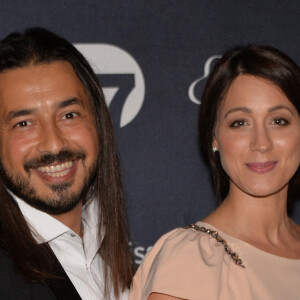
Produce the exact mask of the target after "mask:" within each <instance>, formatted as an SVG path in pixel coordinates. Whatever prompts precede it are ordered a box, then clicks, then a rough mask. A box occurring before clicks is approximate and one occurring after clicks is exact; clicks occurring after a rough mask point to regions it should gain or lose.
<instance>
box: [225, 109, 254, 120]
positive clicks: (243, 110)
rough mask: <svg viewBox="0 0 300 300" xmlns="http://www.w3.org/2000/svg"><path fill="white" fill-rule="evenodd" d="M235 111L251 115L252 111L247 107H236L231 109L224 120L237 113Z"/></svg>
mask: <svg viewBox="0 0 300 300" xmlns="http://www.w3.org/2000/svg"><path fill="white" fill-rule="evenodd" d="M235 111H242V112H245V113H251V109H249V108H247V107H235V108H232V109H230V110H229V111H228V112H227V113H226V114H225V116H224V118H226V117H227V116H228V115H229V114H231V113H233V112H235Z"/></svg>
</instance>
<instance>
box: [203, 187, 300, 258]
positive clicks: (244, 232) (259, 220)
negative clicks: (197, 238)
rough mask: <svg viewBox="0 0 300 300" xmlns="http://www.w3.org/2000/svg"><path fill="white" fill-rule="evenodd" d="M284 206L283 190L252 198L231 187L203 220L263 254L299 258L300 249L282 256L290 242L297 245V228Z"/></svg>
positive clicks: (284, 192)
mask: <svg viewBox="0 0 300 300" xmlns="http://www.w3.org/2000/svg"><path fill="white" fill-rule="evenodd" d="M286 207H287V187H286V188H284V189H282V190H281V191H279V192H278V193H276V194H273V195H269V196H267V197H254V196H251V195H248V194H246V193H244V192H243V191H241V190H239V189H238V188H237V187H235V186H232V187H231V188H230V192H229V194H228V196H227V197H226V199H225V200H224V201H223V203H222V204H221V205H220V206H219V207H218V208H217V209H216V210H215V211H214V212H213V213H211V214H210V215H209V216H208V217H206V218H205V219H204V220H203V221H204V222H207V223H209V224H211V225H213V226H215V227H217V228H219V229H220V230H222V231H224V232H225V233H227V234H228V235H231V236H233V237H236V238H238V239H241V240H243V241H245V242H248V243H250V244H252V245H253V246H256V247H257V248H260V249H262V250H265V251H267V252H271V253H273V254H278V255H281V256H288V257H294V256H298V257H297V258H300V250H299V251H296V253H290V254H284V253H285V252H286V249H287V248H288V247H287V246H288V245H290V244H291V243H293V242H294V243H298V247H299V246H300V229H299V226H298V225H296V224H295V223H294V222H293V221H292V220H291V219H289V217H288V215H287V208H286ZM298 249H299V248H298ZM294 252H295V251H294Z"/></svg>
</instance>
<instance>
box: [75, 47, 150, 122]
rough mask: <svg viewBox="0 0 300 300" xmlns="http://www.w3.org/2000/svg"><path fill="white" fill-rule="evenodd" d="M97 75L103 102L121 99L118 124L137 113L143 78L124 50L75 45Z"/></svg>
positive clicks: (143, 85) (128, 120)
mask: <svg viewBox="0 0 300 300" xmlns="http://www.w3.org/2000/svg"><path fill="white" fill-rule="evenodd" d="M74 46H75V47H76V48H77V49H78V50H79V51H80V52H81V53H82V54H83V55H84V56H85V58H86V59H87V60H88V61H89V63H90V64H91V66H92V68H93V70H94V72H95V73H96V74H97V75H98V76H99V78H100V82H101V84H102V88H103V93H104V95H105V99H106V104H107V106H110V105H111V104H112V102H113V100H114V101H122V102H123V103H124V104H123V106H122V109H121V115H120V127H124V126H126V125H127V124H129V123H130V122H131V121H132V120H133V119H134V118H135V117H136V116H137V114H138V113H139V111H140V110H141V107H142V105H143V102H144V97H145V81H144V76H143V73H142V71H141V69H140V67H139V65H138V63H137V62H136V60H135V59H134V58H133V57H132V56H131V55H130V54H129V53H128V52H126V51H125V50H123V49H121V48H119V47H116V46H113V45H108V44H75V45H74Z"/></svg>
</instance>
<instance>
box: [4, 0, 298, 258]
mask: <svg viewBox="0 0 300 300" xmlns="http://www.w3.org/2000/svg"><path fill="white" fill-rule="evenodd" d="M0 7H1V10H0V24H1V27H0V28H1V31H0V33H1V38H3V37H4V36H6V35H7V34H8V33H10V32H12V31H16V30H21V31H22V30H24V29H25V28H27V27H33V26H39V27H45V28H47V29H50V30H52V31H54V32H56V33H57V34H60V35H62V36H63V37H65V38H67V39H68V40H69V41H71V42H72V43H73V44H74V45H75V46H76V47H77V49H79V51H81V52H82V53H83V55H84V56H85V57H86V58H87V59H88V60H89V62H90V63H91V65H92V67H93V69H94V70H95V72H96V73H97V74H98V76H99V79H100V82H101V84H102V86H103V90H104V93H105V97H106V103H107V105H108V107H109V110H110V112H111V116H112V119H113V123H114V127H115V132H116V138H117V142H118V149H119V153H120V158H121V164H122V171H123V181H124V185H125V192H126V198H127V204H126V208H127V214H128V221H129V229H130V233H131V238H130V244H131V246H132V249H133V253H134V257H135V262H136V263H137V264H139V263H140V262H141V261H142V259H143V257H144V255H145V254H146V252H147V251H148V250H149V249H151V246H152V245H153V243H154V242H155V241H156V240H157V239H158V238H159V237H160V236H161V235H162V234H163V233H165V232H167V231H169V230H171V229H173V228H175V227H179V226H183V225H186V224H190V223H193V222H196V221H197V220H200V219H202V218H203V217H204V216H206V215H207V214H208V213H210V212H211V211H212V210H213V209H214V208H215V207H216V206H217V205H218V201H217V199H216V196H215V193H214V189H213V187H212V183H211V174H210V171H209V168H208V166H207V165H206V164H205V162H204V161H203V159H202V157H201V154H200V151H199V143H200V140H199V136H198V125H197V122H198V110H199V106H200V105H201V101H200V99H201V94H202V91H203V87H204V85H205V82H206V78H207V76H208V75H209V73H210V70H211V67H212V66H213V65H214V63H215V62H216V61H217V60H218V59H219V58H220V56H221V55H222V54H223V53H224V52H225V51H226V50H228V49H229V48H232V47H234V46H236V45H248V44H260V45H271V46H274V47H277V48H278V49H280V50H282V51H283V52H285V53H287V54H288V55H289V56H291V57H292V58H293V59H294V60H295V61H296V62H297V63H298V64H299V63H300V51H299V50H300V41H299V28H300V18H299V16H300V5H299V1H298V0H289V1H276V0H254V1H240V0H227V1H225V0H223V1H218V0H214V1H209V0H207V1H204V0H201V1H200V0H164V1H152V0H147V1H146V0H145V1H135V0H122V1H92V0H85V1H83V0H82V1H78V0H77V1H75V0H74V1H67V0H64V1H38V0H37V1H33V0H27V1H1V3H0ZM299 200H300V199H299ZM292 217H293V219H294V220H295V221H296V222H298V223H300V201H297V202H296V203H295V204H294V207H293V212H292Z"/></svg>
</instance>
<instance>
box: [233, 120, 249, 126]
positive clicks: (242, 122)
mask: <svg viewBox="0 0 300 300" xmlns="http://www.w3.org/2000/svg"><path fill="white" fill-rule="evenodd" d="M245 125H247V123H246V121H243V120H236V121H234V122H232V123H231V124H230V127H234V128H238V127H241V126H245Z"/></svg>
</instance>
